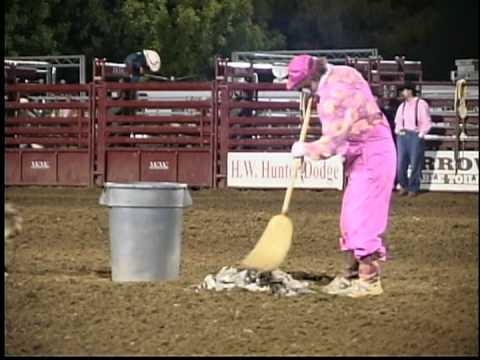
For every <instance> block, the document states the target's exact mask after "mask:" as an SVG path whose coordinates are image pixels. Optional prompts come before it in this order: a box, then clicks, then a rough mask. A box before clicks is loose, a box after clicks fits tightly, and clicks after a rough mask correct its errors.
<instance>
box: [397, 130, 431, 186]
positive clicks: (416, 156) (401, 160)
mask: <svg viewBox="0 0 480 360" xmlns="http://www.w3.org/2000/svg"><path fill="white" fill-rule="evenodd" d="M424 152H425V139H422V138H420V137H419V136H418V133H417V132H415V131H408V130H407V131H404V133H403V134H399V135H397V154H398V155H397V156H398V161H397V180H398V183H399V184H400V186H401V187H402V188H403V189H405V190H407V191H408V192H412V193H418V192H419V191H420V181H421V176H422V168H423V162H424ZM409 165H410V166H411V169H412V171H411V173H410V177H408V174H407V171H408V166H409Z"/></svg>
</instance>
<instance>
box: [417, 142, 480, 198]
mask: <svg viewBox="0 0 480 360" xmlns="http://www.w3.org/2000/svg"><path fill="white" fill-rule="evenodd" d="M478 173H479V171H478V151H460V152H459V154H458V170H457V174H456V175H455V155H454V152H453V151H425V164H424V169H423V171H422V183H421V185H420V188H421V189H422V190H431V191H474V192H478Z"/></svg>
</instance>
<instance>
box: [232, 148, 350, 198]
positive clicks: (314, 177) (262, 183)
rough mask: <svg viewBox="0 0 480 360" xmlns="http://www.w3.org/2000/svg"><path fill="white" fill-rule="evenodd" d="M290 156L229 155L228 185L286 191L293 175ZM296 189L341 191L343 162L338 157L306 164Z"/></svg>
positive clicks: (275, 154)
mask: <svg viewBox="0 0 480 360" xmlns="http://www.w3.org/2000/svg"><path fill="white" fill-rule="evenodd" d="M293 164H294V161H293V158H292V155H291V154H290V153H241V152H232V153H228V165H227V185H228V186H229V187H242V188H287V187H288V186H289V185H290V179H291V176H292V174H293ZM295 187H297V188H304V189H338V190H342V189H343V162H342V159H341V158H340V157H338V156H334V157H332V158H330V159H328V160H319V161H312V160H306V161H305V163H304V165H303V178H299V179H298V180H297V183H296V186H295Z"/></svg>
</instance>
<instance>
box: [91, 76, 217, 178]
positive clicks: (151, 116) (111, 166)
mask: <svg viewBox="0 0 480 360" xmlns="http://www.w3.org/2000/svg"><path fill="white" fill-rule="evenodd" d="M115 92H118V93H119V95H118V96H117V97H116V98H115V97H113V96H112V95H111V94H113V93H115ZM212 92H213V84H212V83H208V82H205V83H161V82H149V83H140V84H125V83H123V84H121V83H109V82H101V83H99V84H97V85H96V96H97V108H96V109H97V110H96V111H97V116H96V118H97V123H96V126H95V131H96V139H97V144H96V145H97V158H96V161H95V172H94V174H95V175H96V177H97V179H96V182H97V183H99V184H101V183H104V182H107V181H115V182H123V181H126V182H128V181H173V182H183V183H187V184H189V185H191V186H201V187H211V186H214V185H215V181H214V170H213V168H214V167H213V154H214V146H215V143H216V140H215V130H214V128H215V124H214V109H215V106H214V97H213V96H212ZM142 96H143V99H142Z"/></svg>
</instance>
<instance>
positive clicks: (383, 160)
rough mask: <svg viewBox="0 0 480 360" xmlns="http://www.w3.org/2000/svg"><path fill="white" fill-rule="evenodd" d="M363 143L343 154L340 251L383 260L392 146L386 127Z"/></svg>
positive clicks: (392, 175)
mask: <svg viewBox="0 0 480 360" xmlns="http://www.w3.org/2000/svg"><path fill="white" fill-rule="evenodd" d="M372 132H373V134H372V135H371V136H369V138H368V139H367V140H366V141H365V142H361V143H358V144H356V145H355V144H351V146H350V149H351V150H350V151H349V152H347V154H346V156H345V157H346V175H347V187H346V189H345V193H344V196H343V201H342V211H341V217H340V230H341V234H342V236H341V238H340V249H341V250H342V251H351V252H352V253H353V255H354V257H355V259H357V260H362V259H363V258H365V257H367V256H377V257H378V258H379V259H380V260H385V259H386V255H387V251H386V248H385V246H384V243H383V239H382V237H383V235H384V233H385V231H386V229H387V225H388V215H389V209H390V199H391V195H392V189H393V183H394V180H395V169H396V151H395V145H394V142H393V139H392V136H391V133H390V129H388V128H387V127H386V126H383V125H379V126H377V127H376V128H375V129H373V130H372Z"/></svg>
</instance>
